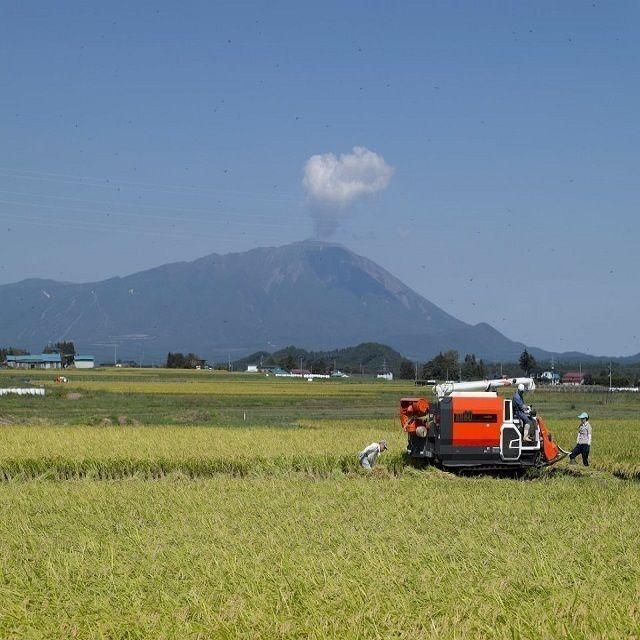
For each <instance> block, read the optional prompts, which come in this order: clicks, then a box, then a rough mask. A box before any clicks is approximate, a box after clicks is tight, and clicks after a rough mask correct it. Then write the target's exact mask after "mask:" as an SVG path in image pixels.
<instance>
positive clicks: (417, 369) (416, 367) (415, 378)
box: [414, 360, 418, 380]
mask: <svg viewBox="0 0 640 640" xmlns="http://www.w3.org/2000/svg"><path fill="white" fill-rule="evenodd" d="M415 364H416V377H415V378H414V380H417V379H418V361H417V360H416V363H415Z"/></svg>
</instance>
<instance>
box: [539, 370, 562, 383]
mask: <svg viewBox="0 0 640 640" xmlns="http://www.w3.org/2000/svg"><path fill="white" fill-rule="evenodd" d="M540 380H543V381H544V382H550V383H551V384H558V382H560V374H559V373H556V372H555V371H543V372H542V373H541V374H540Z"/></svg>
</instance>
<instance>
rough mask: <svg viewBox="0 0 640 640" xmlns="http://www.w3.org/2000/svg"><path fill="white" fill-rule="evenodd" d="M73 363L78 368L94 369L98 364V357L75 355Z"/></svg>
mask: <svg viewBox="0 0 640 640" xmlns="http://www.w3.org/2000/svg"><path fill="white" fill-rule="evenodd" d="M73 364H74V366H75V368H76V369H93V368H94V367H95V366H96V359H95V358H94V357H93V356H74V357H73Z"/></svg>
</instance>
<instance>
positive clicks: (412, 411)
mask: <svg viewBox="0 0 640 640" xmlns="http://www.w3.org/2000/svg"><path fill="white" fill-rule="evenodd" d="M510 386H515V387H517V388H518V395H517V396H516V398H514V400H515V403H516V406H515V407H514V400H511V399H509V398H504V397H503V396H500V395H498V393H497V392H496V389H498V388H500V387H510ZM534 389H535V382H534V381H533V379H531V378H499V379H495V380H477V381H473V382H444V383H442V384H438V385H436V386H435V387H434V388H433V391H434V394H435V396H436V398H437V400H427V399H426V398H403V399H402V400H401V401H400V422H401V424H402V428H403V430H404V431H405V432H406V433H407V437H408V442H407V453H408V455H409V456H411V457H413V458H423V459H426V460H429V461H430V462H432V463H433V464H436V465H438V466H441V467H458V468H464V467H466V468H479V469H523V468H525V467H543V466H548V465H551V464H554V463H555V462H558V461H559V460H561V459H562V458H564V456H565V455H566V454H567V452H566V451H564V450H563V449H561V448H560V447H559V446H558V445H557V444H556V443H555V442H554V441H553V439H552V437H551V433H549V431H548V429H547V428H546V426H545V424H544V422H543V421H542V419H541V418H540V417H539V416H537V415H536V412H535V411H534V410H532V409H531V407H529V406H526V405H524V403H523V402H522V394H523V392H524V391H533V390H534Z"/></svg>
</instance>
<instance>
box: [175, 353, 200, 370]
mask: <svg viewBox="0 0 640 640" xmlns="http://www.w3.org/2000/svg"><path fill="white" fill-rule="evenodd" d="M205 363H206V360H204V359H203V358H201V357H200V356H197V355H196V354H195V353H188V354H187V355H186V356H185V355H184V354H183V353H179V352H175V353H171V352H170V353H168V354H167V363H166V367H167V369H197V368H198V367H204V365H205Z"/></svg>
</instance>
